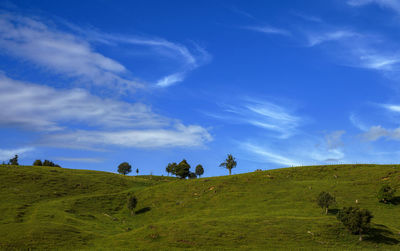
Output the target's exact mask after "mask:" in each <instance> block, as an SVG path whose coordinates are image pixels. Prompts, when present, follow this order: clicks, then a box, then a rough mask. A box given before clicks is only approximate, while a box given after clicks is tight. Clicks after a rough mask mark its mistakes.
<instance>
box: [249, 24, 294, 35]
mask: <svg viewBox="0 0 400 251" xmlns="http://www.w3.org/2000/svg"><path fill="white" fill-rule="evenodd" d="M243 29H247V30H252V31H256V32H261V33H265V34H275V35H283V36H291V33H290V32H289V31H287V30H284V29H279V28H275V27H272V26H245V27H243Z"/></svg>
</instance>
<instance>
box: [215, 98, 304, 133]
mask: <svg viewBox="0 0 400 251" xmlns="http://www.w3.org/2000/svg"><path fill="white" fill-rule="evenodd" d="M240 102H241V103H242V104H240V105H223V106H222V107H223V109H224V110H223V111H224V114H208V115H209V116H212V117H214V118H217V119H223V120H225V121H228V122H230V123H240V124H249V125H252V126H256V127H258V128H262V129H266V130H269V131H272V132H275V133H278V134H279V137H280V138H288V137H290V136H292V135H293V134H295V133H296V131H297V127H298V126H299V125H300V124H301V123H302V122H304V119H301V118H300V117H298V116H295V115H293V114H291V112H290V111H289V110H288V109H287V108H285V107H283V106H280V105H277V104H274V103H271V102H267V101H261V100H258V99H251V98H246V99H244V101H243V100H242V101H240Z"/></svg>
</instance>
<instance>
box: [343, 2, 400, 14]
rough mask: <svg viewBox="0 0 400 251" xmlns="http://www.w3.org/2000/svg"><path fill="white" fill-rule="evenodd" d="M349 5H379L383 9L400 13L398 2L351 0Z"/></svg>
mask: <svg viewBox="0 0 400 251" xmlns="http://www.w3.org/2000/svg"><path fill="white" fill-rule="evenodd" d="M347 3H348V4H349V5H351V6H363V5H367V4H378V5H379V6H380V7H382V8H389V9H392V10H394V11H395V12H398V13H400V1H398V0H349V1H347Z"/></svg>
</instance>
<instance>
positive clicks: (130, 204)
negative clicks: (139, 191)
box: [127, 195, 137, 215]
mask: <svg viewBox="0 0 400 251" xmlns="http://www.w3.org/2000/svg"><path fill="white" fill-rule="evenodd" d="M136 205H137V198H136V197H135V195H129V196H128V203H127V207H128V209H129V211H131V215H133V213H134V210H135V208H136Z"/></svg>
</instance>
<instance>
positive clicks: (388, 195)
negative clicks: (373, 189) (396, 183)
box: [377, 184, 396, 203]
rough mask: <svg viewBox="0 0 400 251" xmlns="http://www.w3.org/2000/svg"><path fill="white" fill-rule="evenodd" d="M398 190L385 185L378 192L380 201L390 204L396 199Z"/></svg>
mask: <svg viewBox="0 0 400 251" xmlns="http://www.w3.org/2000/svg"><path fill="white" fill-rule="evenodd" d="M395 193H396V189H394V188H392V187H390V186H389V185H388V184H384V185H383V186H382V187H381V189H379V191H378V195H377V197H378V200H379V201H380V202H382V203H390V202H392V201H393V199H394V194H395Z"/></svg>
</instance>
